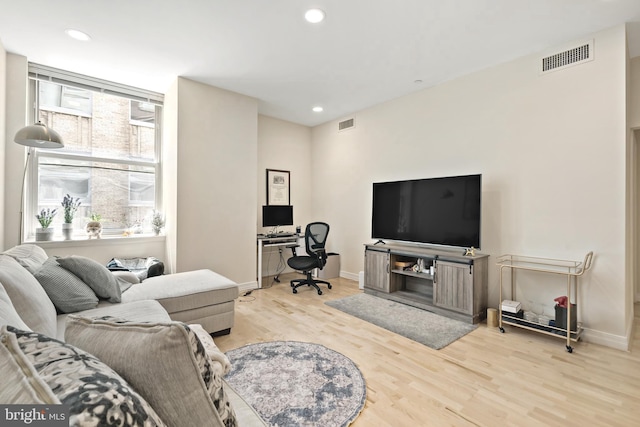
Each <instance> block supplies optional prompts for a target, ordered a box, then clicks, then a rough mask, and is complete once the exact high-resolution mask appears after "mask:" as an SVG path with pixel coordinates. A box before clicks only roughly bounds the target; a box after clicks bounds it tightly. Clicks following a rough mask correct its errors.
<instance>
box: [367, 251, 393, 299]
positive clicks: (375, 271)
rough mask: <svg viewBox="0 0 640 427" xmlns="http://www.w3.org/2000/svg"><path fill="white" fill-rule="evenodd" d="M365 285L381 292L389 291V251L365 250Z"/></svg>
mask: <svg viewBox="0 0 640 427" xmlns="http://www.w3.org/2000/svg"><path fill="white" fill-rule="evenodd" d="M364 286H365V288H369V289H373V290H376V291H380V292H389V252H381V251H373V250H366V251H365V252H364Z"/></svg>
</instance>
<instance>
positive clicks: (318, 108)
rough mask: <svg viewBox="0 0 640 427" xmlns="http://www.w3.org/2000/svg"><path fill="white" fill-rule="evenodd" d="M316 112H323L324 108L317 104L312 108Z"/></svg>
mask: <svg viewBox="0 0 640 427" xmlns="http://www.w3.org/2000/svg"><path fill="white" fill-rule="evenodd" d="M312 110H313V112H314V113H322V112H323V111H324V108H322V107H321V106H319V105H318V106H315V107H313V108H312Z"/></svg>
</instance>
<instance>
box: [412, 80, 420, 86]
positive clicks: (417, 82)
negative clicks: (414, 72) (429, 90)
mask: <svg viewBox="0 0 640 427" xmlns="http://www.w3.org/2000/svg"><path fill="white" fill-rule="evenodd" d="M413 82H414V83H415V84H417V85H419V84H420V83H422V80H420V79H417V80H414V81H413Z"/></svg>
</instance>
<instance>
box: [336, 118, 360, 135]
mask: <svg viewBox="0 0 640 427" xmlns="http://www.w3.org/2000/svg"><path fill="white" fill-rule="evenodd" d="M355 126H356V119H354V118H351V119H347V120H343V121H341V122H339V123H338V132H342V131H343V130H347V129H351V128H354V127H355Z"/></svg>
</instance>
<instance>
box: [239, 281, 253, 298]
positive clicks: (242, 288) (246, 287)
mask: <svg viewBox="0 0 640 427" xmlns="http://www.w3.org/2000/svg"><path fill="white" fill-rule="evenodd" d="M254 289H258V282H257V281H255V282H246V283H238V293H239V294H240V295H242V294H244V293H245V292H247V291H252V290H254Z"/></svg>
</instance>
